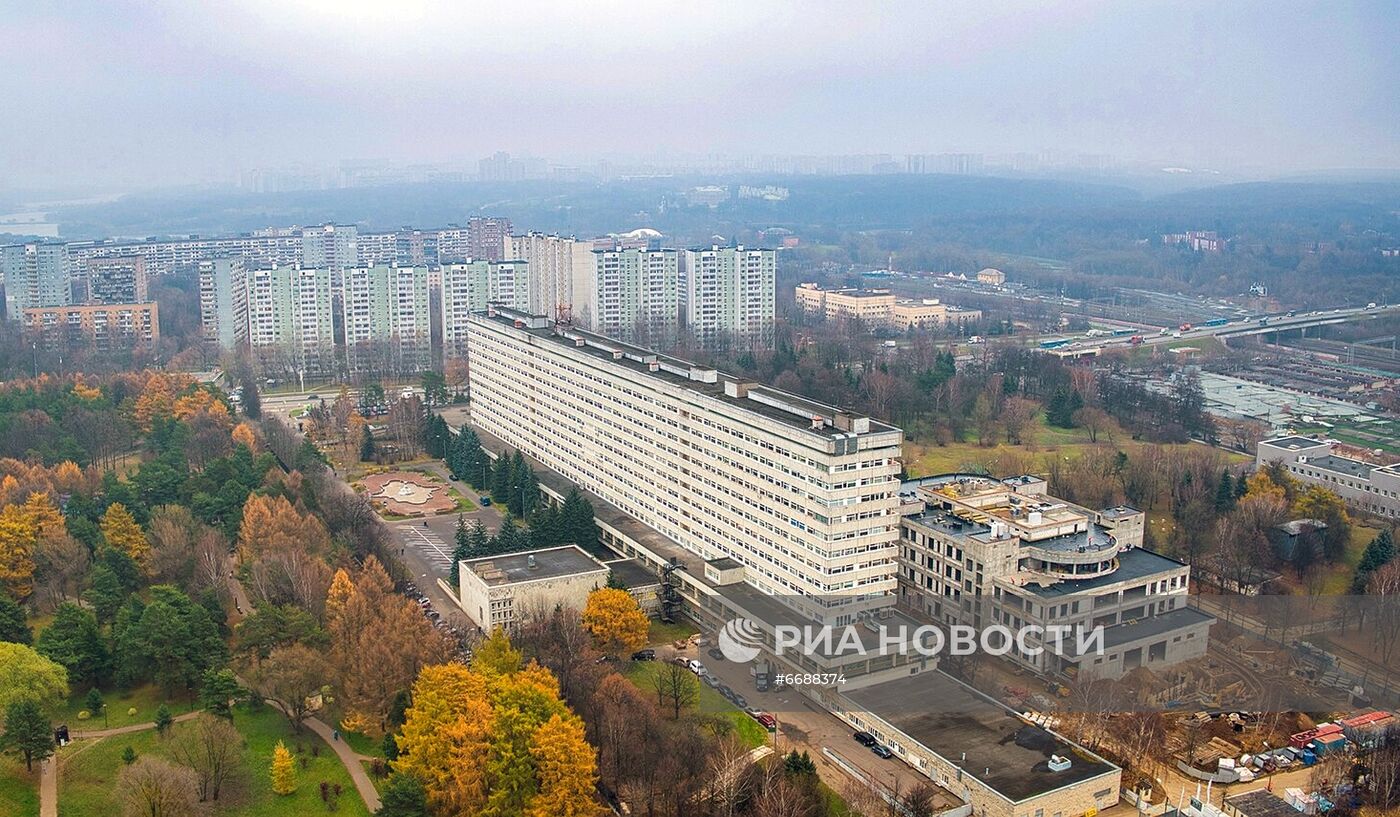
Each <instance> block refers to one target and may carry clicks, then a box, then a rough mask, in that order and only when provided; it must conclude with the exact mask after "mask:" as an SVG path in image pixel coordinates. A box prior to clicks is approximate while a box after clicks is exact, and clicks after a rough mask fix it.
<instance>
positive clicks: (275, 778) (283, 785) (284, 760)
mask: <svg viewBox="0 0 1400 817" xmlns="http://www.w3.org/2000/svg"><path fill="white" fill-rule="evenodd" d="M272 790H273V792H275V793H277V794H284V795H285V794H291V793H292V792H294V791H296V790H297V767H296V762H295V761H294V760H293V759H292V753H291V752H289V751H287V746H286V744H284V743H282V741H280V740H279V741H277V745H276V746H274V747H272Z"/></svg>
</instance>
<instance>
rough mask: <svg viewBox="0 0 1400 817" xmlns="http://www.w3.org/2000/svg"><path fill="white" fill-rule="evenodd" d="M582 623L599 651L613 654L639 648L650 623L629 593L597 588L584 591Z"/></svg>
mask: <svg viewBox="0 0 1400 817" xmlns="http://www.w3.org/2000/svg"><path fill="white" fill-rule="evenodd" d="M583 626H584V629H586V630H588V632H589V633H590V634H591V635H592V636H593V643H594V645H595V646H596V647H597V648H598V650H599V651H600V652H602V653H603V654H604V655H614V656H615V655H624V654H631V653H633V652H636V651H637V650H640V649H641V648H642V647H643V646H644V645H645V644H646V643H647V630H648V628H649V627H650V624H649V622H648V621H647V616H646V613H643V612H642V610H641V608H640V607H638V606H637V600H636V599H634V598H632V594H631V593H628V592H627V591H626V590H620V589H617V588H613V587H600V588H598V589H597V590H594V591H593V592H592V593H589V594H588V602H587V604H585V605H584V608H583Z"/></svg>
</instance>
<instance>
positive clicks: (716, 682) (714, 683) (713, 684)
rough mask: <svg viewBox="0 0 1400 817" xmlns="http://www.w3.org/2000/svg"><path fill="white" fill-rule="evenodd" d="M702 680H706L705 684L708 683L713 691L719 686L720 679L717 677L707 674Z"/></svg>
mask: <svg viewBox="0 0 1400 817" xmlns="http://www.w3.org/2000/svg"><path fill="white" fill-rule="evenodd" d="M700 678H701V679H702V680H704V682H705V683H706V685H708V686H709V687H710V688H712V689H713V688H714V687H717V686H719V679H718V678H716V677H715V676H713V675H711V674H709V673H708V672H707V673H705V674H704V675H702V676H700Z"/></svg>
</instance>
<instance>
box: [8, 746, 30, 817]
mask: <svg viewBox="0 0 1400 817" xmlns="http://www.w3.org/2000/svg"><path fill="white" fill-rule="evenodd" d="M0 809H3V813H4V814H5V816H6V817H37V815H38V814H39V766H38V764H35V766H34V771H33V772H27V771H25V770H24V761H23V760H20V759H19V758H17V757H15V756H14V755H10V754H5V755H0Z"/></svg>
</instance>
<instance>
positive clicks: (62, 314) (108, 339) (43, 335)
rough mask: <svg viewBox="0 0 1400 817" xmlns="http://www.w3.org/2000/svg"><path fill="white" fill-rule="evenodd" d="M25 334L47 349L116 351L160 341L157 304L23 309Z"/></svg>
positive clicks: (147, 345) (146, 346)
mask: <svg viewBox="0 0 1400 817" xmlns="http://www.w3.org/2000/svg"><path fill="white" fill-rule="evenodd" d="M24 328H25V333H26V334H27V335H28V336H29V337H30V338H32V339H33V340H34V341H35V342H37V343H39V344H40V345H42V346H44V347H45V348H48V349H60V350H61V349H79V348H86V349H92V350H95V351H98V352H116V351H124V350H129V349H136V348H147V349H149V348H152V347H154V346H155V344H156V342H157V341H159V340H160V307H159V306H158V305H157V304H156V303H155V302H154V301H152V302H150V303H144V304H85V305H75V306H41V307H35V308H32V309H26V310H24Z"/></svg>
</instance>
